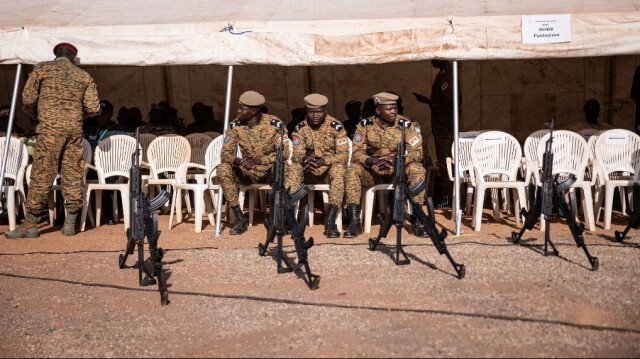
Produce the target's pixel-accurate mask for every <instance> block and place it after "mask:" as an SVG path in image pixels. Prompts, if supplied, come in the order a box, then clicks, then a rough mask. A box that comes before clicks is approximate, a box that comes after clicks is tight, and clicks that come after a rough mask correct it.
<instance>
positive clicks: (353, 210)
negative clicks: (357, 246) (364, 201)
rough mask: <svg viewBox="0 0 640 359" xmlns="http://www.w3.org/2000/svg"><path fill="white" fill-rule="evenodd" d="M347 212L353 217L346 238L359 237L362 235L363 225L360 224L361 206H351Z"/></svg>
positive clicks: (345, 234) (345, 233)
mask: <svg viewBox="0 0 640 359" xmlns="http://www.w3.org/2000/svg"><path fill="white" fill-rule="evenodd" d="M347 212H349V215H350V216H351V221H350V222H349V227H348V228H347V230H346V231H345V232H344V238H353V237H357V236H358V235H360V234H361V233H362V224H361V223H360V205H358V204H349V205H348V206H347Z"/></svg>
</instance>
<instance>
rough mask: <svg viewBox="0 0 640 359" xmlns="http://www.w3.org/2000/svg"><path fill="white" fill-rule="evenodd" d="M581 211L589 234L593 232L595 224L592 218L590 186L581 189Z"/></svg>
mask: <svg viewBox="0 0 640 359" xmlns="http://www.w3.org/2000/svg"><path fill="white" fill-rule="evenodd" d="M582 209H583V212H584V219H585V222H587V225H588V226H589V232H595V230H596V222H595V220H594V218H593V199H592V198H591V186H589V187H586V188H585V187H582Z"/></svg>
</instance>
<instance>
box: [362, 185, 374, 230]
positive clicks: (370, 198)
mask: <svg viewBox="0 0 640 359" xmlns="http://www.w3.org/2000/svg"><path fill="white" fill-rule="evenodd" d="M374 200H375V191H374V190H373V189H368V190H367V191H366V192H365V197H364V203H365V206H366V208H365V209H364V233H371V217H372V216H373V202H374ZM361 218H362V217H361Z"/></svg>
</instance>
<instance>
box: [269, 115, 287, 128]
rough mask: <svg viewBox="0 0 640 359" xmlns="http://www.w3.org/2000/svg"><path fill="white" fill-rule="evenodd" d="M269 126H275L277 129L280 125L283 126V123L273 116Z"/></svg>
mask: <svg viewBox="0 0 640 359" xmlns="http://www.w3.org/2000/svg"><path fill="white" fill-rule="evenodd" d="M271 126H275V127H276V128H277V129H281V128H282V127H284V123H283V122H282V121H280V120H278V119H275V118H274V119H272V120H271Z"/></svg>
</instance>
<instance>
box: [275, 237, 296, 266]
mask: <svg viewBox="0 0 640 359" xmlns="http://www.w3.org/2000/svg"><path fill="white" fill-rule="evenodd" d="M276 232H277V233H276V237H278V245H277V248H276V260H277V262H278V273H289V272H292V271H293V267H292V266H291V263H289V260H288V259H287V256H285V254H284V251H283V250H282V236H283V233H282V232H283V231H280V230H278V231H276ZM282 262H284V264H285V265H286V267H283V266H282Z"/></svg>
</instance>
